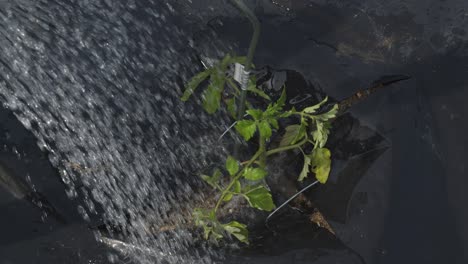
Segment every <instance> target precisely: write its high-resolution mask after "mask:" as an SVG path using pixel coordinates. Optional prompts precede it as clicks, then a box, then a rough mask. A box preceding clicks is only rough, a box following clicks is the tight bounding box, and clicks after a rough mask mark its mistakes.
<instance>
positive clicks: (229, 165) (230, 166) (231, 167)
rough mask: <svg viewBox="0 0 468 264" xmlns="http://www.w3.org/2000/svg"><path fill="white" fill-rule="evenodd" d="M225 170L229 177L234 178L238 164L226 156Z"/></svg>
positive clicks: (232, 158)
mask: <svg viewBox="0 0 468 264" xmlns="http://www.w3.org/2000/svg"><path fill="white" fill-rule="evenodd" d="M226 170H227V171H228V172H229V175H231V176H234V174H236V173H237V172H238V171H239V163H237V160H235V159H234V157H232V156H228V158H227V159H226Z"/></svg>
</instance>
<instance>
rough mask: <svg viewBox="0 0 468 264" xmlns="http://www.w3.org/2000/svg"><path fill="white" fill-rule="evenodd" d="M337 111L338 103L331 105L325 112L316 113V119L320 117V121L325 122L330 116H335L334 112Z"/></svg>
mask: <svg viewBox="0 0 468 264" xmlns="http://www.w3.org/2000/svg"><path fill="white" fill-rule="evenodd" d="M337 113H338V104H335V105H333V107H332V108H331V109H330V110H329V111H328V112H326V113H323V114H320V115H317V117H316V118H317V119H320V120H321V121H323V122H325V121H328V120H330V119H332V118H335V117H336V114H337Z"/></svg>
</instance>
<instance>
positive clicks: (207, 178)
mask: <svg viewBox="0 0 468 264" xmlns="http://www.w3.org/2000/svg"><path fill="white" fill-rule="evenodd" d="M221 175H222V173H221V171H220V170H219V169H216V170H215V171H214V173H213V175H212V176H208V175H204V174H203V175H201V178H202V179H203V180H204V181H205V182H206V183H208V184H209V185H210V186H211V187H213V188H217V185H218V181H219V178H220V177H221Z"/></svg>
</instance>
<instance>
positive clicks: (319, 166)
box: [311, 148, 331, 183]
mask: <svg viewBox="0 0 468 264" xmlns="http://www.w3.org/2000/svg"><path fill="white" fill-rule="evenodd" d="M330 157H331V153H330V150H329V149H327V148H316V149H314V150H313V151H312V154H311V159H312V160H311V163H312V172H314V173H315V177H316V178H317V180H318V181H319V182H320V183H326V182H327V179H328V176H329V174H330V167H331V158H330Z"/></svg>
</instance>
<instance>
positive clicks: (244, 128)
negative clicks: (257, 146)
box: [235, 120, 257, 141]
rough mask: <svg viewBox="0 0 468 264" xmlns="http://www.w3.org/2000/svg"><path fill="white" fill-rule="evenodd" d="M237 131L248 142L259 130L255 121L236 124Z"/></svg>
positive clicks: (243, 121) (242, 121)
mask: <svg viewBox="0 0 468 264" xmlns="http://www.w3.org/2000/svg"><path fill="white" fill-rule="evenodd" d="M235 127H236V131H237V132H238V133H239V134H240V135H241V136H242V137H243V138H244V139H245V140H246V141H249V139H251V138H252V136H253V135H254V134H255V131H256V130H257V125H256V124H255V121H253V120H241V121H239V122H237V124H236V126H235Z"/></svg>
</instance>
